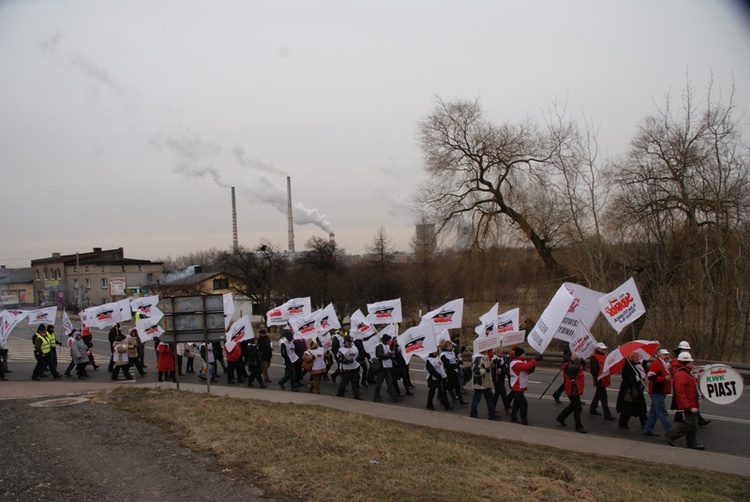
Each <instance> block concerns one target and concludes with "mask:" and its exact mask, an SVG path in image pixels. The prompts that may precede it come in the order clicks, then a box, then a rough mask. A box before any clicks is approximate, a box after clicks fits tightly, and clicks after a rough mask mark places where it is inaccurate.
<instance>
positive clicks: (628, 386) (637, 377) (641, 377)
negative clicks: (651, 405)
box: [617, 352, 648, 429]
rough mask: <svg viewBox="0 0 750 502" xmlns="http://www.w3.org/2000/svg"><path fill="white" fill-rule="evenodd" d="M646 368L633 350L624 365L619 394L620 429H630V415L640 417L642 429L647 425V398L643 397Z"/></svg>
mask: <svg viewBox="0 0 750 502" xmlns="http://www.w3.org/2000/svg"><path fill="white" fill-rule="evenodd" d="M645 381H647V380H646V370H645V369H644V368H643V366H642V365H641V363H640V355H639V354H638V352H631V353H630V354H628V356H627V357H626V361H625V364H624V365H623V367H622V383H621V384H620V392H619V393H618V394H617V412H618V413H619V414H620V419H619V421H618V424H619V426H620V429H630V427H629V426H628V422H629V421H630V417H638V419H639V420H640V422H641V429H643V427H644V426H645V425H646V420H647V418H648V416H647V413H646V399H645V398H644V397H643V389H644V388H645V385H644V382H645Z"/></svg>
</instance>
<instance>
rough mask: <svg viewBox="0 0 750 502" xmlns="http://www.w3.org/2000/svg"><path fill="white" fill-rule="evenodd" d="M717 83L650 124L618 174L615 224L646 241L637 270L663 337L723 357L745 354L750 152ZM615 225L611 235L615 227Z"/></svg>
mask: <svg viewBox="0 0 750 502" xmlns="http://www.w3.org/2000/svg"><path fill="white" fill-rule="evenodd" d="M715 93H716V91H715V89H714V88H713V86H712V85H711V84H709V87H708V91H707V97H706V101H705V103H704V104H703V106H700V105H699V103H698V100H697V99H696V96H695V92H694V90H693V89H691V88H690V87H688V88H687V89H686V91H685V92H684V94H683V96H682V101H681V103H680V106H679V108H678V109H677V110H673V109H672V108H671V103H670V100H669V97H667V100H666V105H665V106H663V107H660V108H657V111H656V113H654V114H653V115H650V116H648V117H646V118H645V119H644V121H643V122H642V124H641V125H640V127H639V130H638V133H637V135H636V137H635V138H634V139H633V141H632V143H631V148H630V151H629V154H628V156H627V158H626V159H625V160H624V161H623V162H621V163H619V164H617V165H615V166H614V168H613V174H612V178H613V179H614V180H615V181H616V183H617V186H618V188H619V189H620V194H619V196H618V198H617V200H616V203H615V204H614V205H613V207H612V213H611V214H612V218H611V220H612V221H613V222H616V223H615V224H616V225H618V226H621V227H622V228H623V229H625V230H626V231H627V232H628V233H627V234H626V238H627V239H628V240H629V241H631V242H632V241H636V240H637V241H640V243H641V244H639V245H638V246H637V247H636V249H639V252H638V253H633V254H631V255H630V260H629V261H630V265H629V267H630V268H632V269H634V270H639V271H641V272H642V274H641V277H642V279H641V282H642V283H645V284H646V289H647V292H648V293H649V296H651V298H650V300H651V304H652V305H655V306H657V308H658V309H660V311H661V314H662V318H661V319H660V321H661V327H662V329H665V330H668V331H671V332H673V333H674V334H675V335H676V337H681V338H692V339H693V340H694V341H695V342H694V343H695V344H696V345H697V346H698V347H699V350H701V351H702V352H704V353H706V354H707V355H709V356H710V357H720V356H724V355H726V354H728V353H731V352H733V351H735V350H737V349H738V348H739V343H740V339H741V338H742V337H743V336H744V333H745V332H746V328H744V329H743V326H744V325H743V322H744V323H746V318H747V314H746V313H745V312H742V309H743V308H746V305H747V298H748V295H749V294H750V291H748V289H750V288H748V285H747V282H746V281H745V282H743V281H741V280H740V279H741V278H742V277H743V276H744V275H745V273H746V269H747V265H748V262H747V259H746V258H745V256H746V255H747V251H748V249H747V247H746V243H747V241H746V240H745V235H744V233H743V229H744V228H746V227H745V222H746V221H747V218H748V216H750V214H748V211H749V210H750V151H749V150H748V148H747V146H745V145H743V144H742V139H741V138H742V137H741V128H740V123H739V120H738V118H737V117H736V111H735V107H734V103H733V92H732V93H730V95H729V98H728V101H727V103H726V104H725V103H722V102H721V101H720V100H719V101H716V100H715ZM615 224H613V226H614V225H615Z"/></svg>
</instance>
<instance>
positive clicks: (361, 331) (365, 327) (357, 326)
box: [349, 309, 377, 338]
mask: <svg viewBox="0 0 750 502" xmlns="http://www.w3.org/2000/svg"><path fill="white" fill-rule="evenodd" d="M350 319H351V320H350V324H351V327H350V329H349V334H350V335H352V337H353V338H365V337H368V336H370V335H374V334H375V333H377V330H376V329H375V327H374V326H373V325H372V324H370V323H369V322H368V321H367V319H366V318H365V315H364V314H363V313H362V311H361V310H359V309H357V311H356V312H355V313H353V314H352V315H351V318H350Z"/></svg>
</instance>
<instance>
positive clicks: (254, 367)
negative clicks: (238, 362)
mask: <svg viewBox="0 0 750 502" xmlns="http://www.w3.org/2000/svg"><path fill="white" fill-rule="evenodd" d="M245 363H246V364H247V386H248V387H254V385H253V380H257V381H258V385H260V387H261V388H262V389H265V388H266V383H265V381H264V380H263V360H262V359H261V355H260V347H258V343H257V341H256V340H255V338H251V339H249V340H248V341H247V346H246V347H245Z"/></svg>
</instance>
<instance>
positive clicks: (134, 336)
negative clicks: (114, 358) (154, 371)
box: [125, 328, 146, 376]
mask: <svg viewBox="0 0 750 502" xmlns="http://www.w3.org/2000/svg"><path fill="white" fill-rule="evenodd" d="M138 344H139V340H138V330H137V329H135V328H133V329H131V330H130V333H128V336H127V337H126V338H125V345H127V346H128V361H129V363H130V366H131V367H133V366H135V369H136V370H138V374H139V375H141V376H145V375H146V372H145V371H144V370H143V365H141V359H140V357H138Z"/></svg>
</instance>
